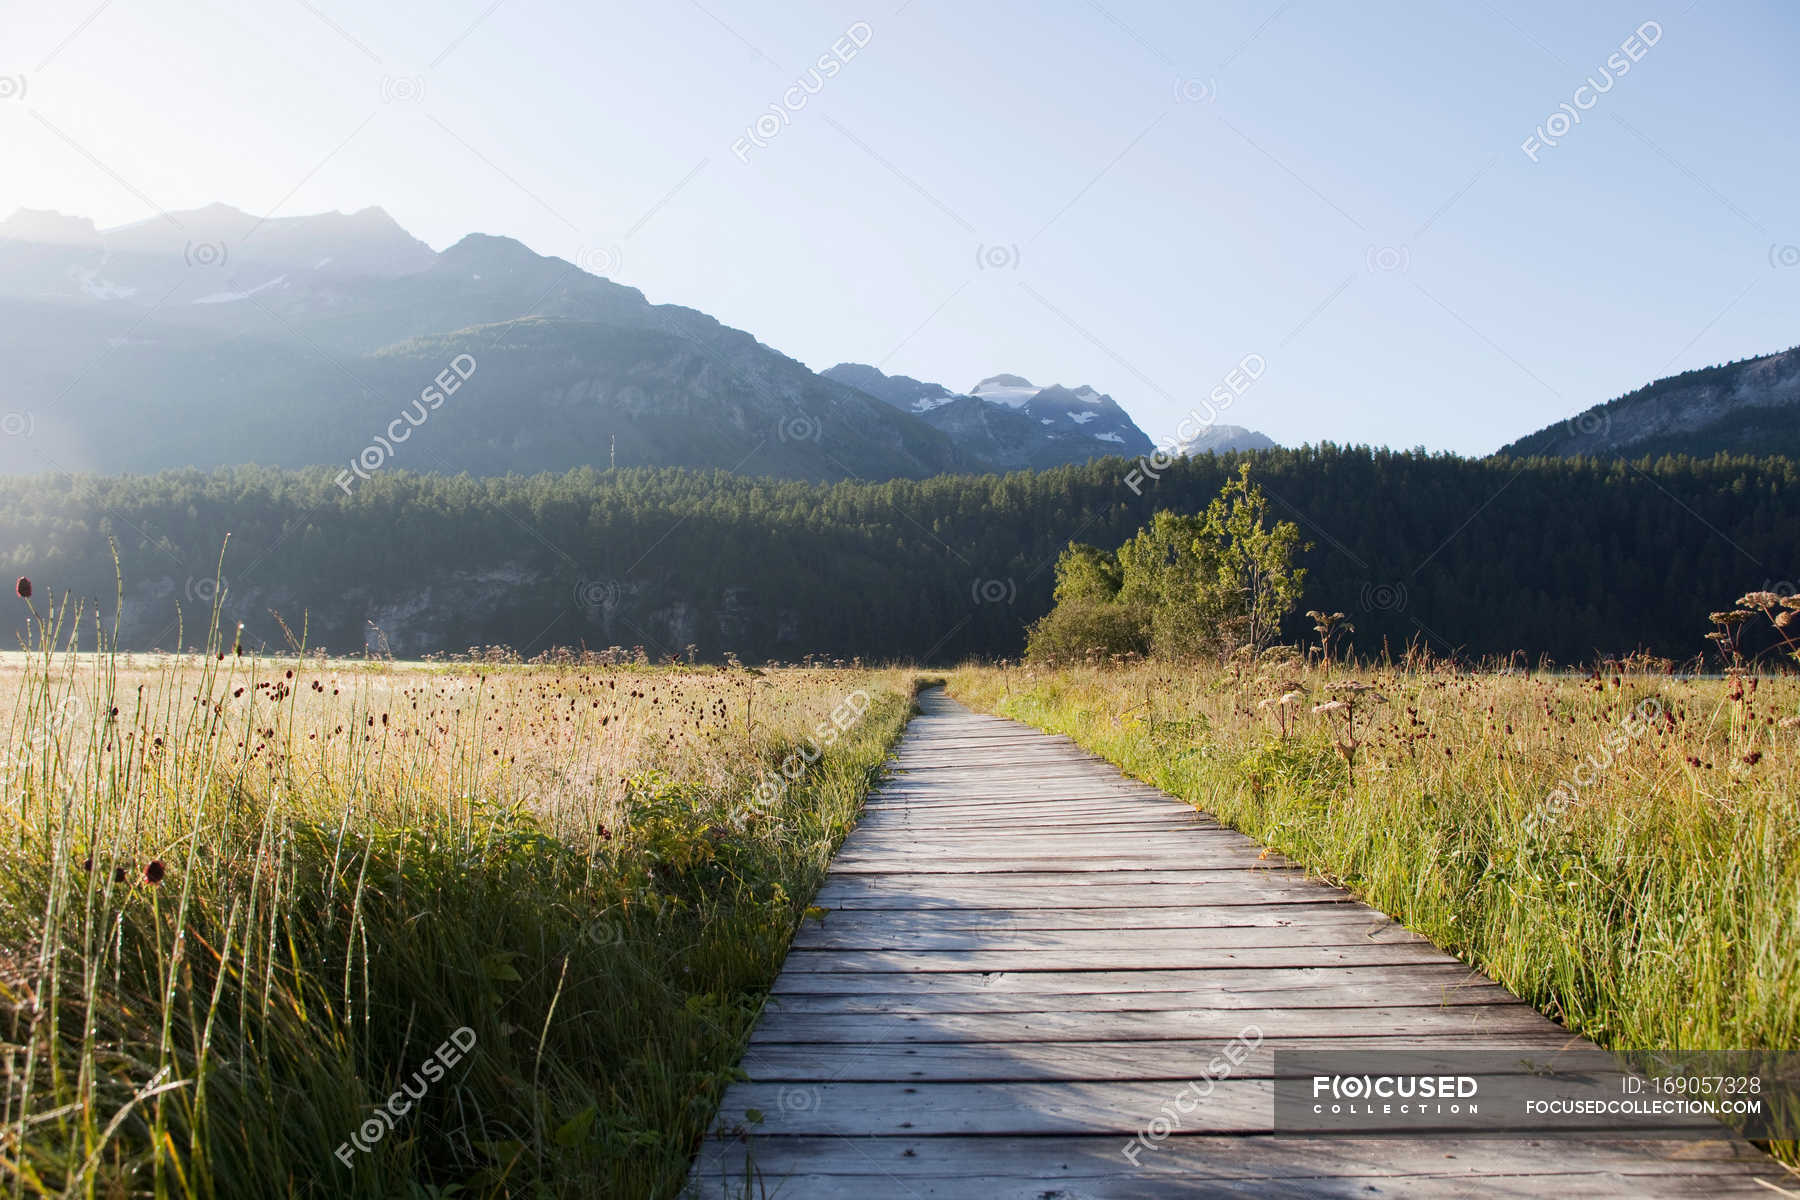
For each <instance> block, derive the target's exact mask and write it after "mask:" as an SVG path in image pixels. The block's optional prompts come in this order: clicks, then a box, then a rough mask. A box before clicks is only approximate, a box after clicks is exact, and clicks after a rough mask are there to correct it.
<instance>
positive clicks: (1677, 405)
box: [0, 204, 1800, 480]
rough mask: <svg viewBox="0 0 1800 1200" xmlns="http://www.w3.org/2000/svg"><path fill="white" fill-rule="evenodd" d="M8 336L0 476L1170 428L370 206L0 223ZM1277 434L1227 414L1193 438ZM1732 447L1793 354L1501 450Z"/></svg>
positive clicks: (671, 454) (1026, 441)
mask: <svg viewBox="0 0 1800 1200" xmlns="http://www.w3.org/2000/svg"><path fill="white" fill-rule="evenodd" d="M602 265H603V264H602ZM0 352H4V353H5V354H6V356H7V361H8V362H9V364H10V366H11V371H10V372H9V378H8V390H7V395H6V397H5V399H4V402H0V472H4V473H14V474H18V473H37V472H43V471H83V472H94V473H119V472H150V471H157V470H163V469H167V468H173V467H188V466H194V467H202V468H205V467H214V466H223V465H230V464H238V463H248V462H255V463H260V464H264V465H270V466H281V467H301V466H317V465H324V466H334V467H338V468H345V467H348V466H350V465H351V464H352V463H354V462H356V461H357V460H358V458H359V455H363V454H364V453H365V451H367V450H368V448H369V447H371V446H372V445H377V444H380V443H382V442H383V441H385V440H386V435H388V434H390V433H391V434H402V433H404V434H406V435H407V436H406V438H405V440H404V442H402V441H400V440H399V438H397V437H396V438H394V440H392V441H389V442H387V444H386V446H385V448H384V449H383V450H382V451H381V452H380V454H379V455H378V457H379V460H380V461H381V462H383V463H391V464H393V465H395V466H398V467H404V468H407V469H411V470H417V471H447V472H461V471H467V472H470V473H472V474H476V475H501V474H507V473H514V474H531V473H536V472H542V471H562V470H567V469H570V468H573V467H578V466H596V467H605V466H607V465H609V464H611V463H614V462H616V463H617V464H618V465H619V466H682V467H692V468H701V469H707V468H718V469H724V470H729V471H734V472H737V473H740V474H747V475H771V476H779V477H786V478H799V479H811V480H829V479H843V478H862V479H888V478H896V477H907V478H920V477H925V476H930V475H936V474H943V473H952V472H955V473H969V472H992V471H1011V470H1021V469H1043V468H1047V467H1054V466H1059V465H1063V464H1068V463H1082V462H1086V461H1088V460H1090V459H1093V458H1096V457H1104V456H1111V455H1119V456H1126V457H1135V456H1138V455H1144V454H1149V453H1151V452H1152V451H1153V450H1154V449H1155V448H1156V441H1155V440H1154V439H1152V438H1151V437H1150V436H1149V435H1148V434H1146V433H1145V431H1144V430H1143V429H1141V428H1140V427H1139V426H1138V425H1137V423H1136V422H1134V421H1133V420H1132V418H1131V416H1130V415H1129V414H1128V413H1127V412H1126V411H1125V410H1124V409H1123V408H1122V407H1120V406H1119V405H1118V404H1117V403H1116V402H1115V401H1114V400H1113V399H1112V397H1111V396H1108V395H1106V394H1104V393H1103V392H1101V391H1099V390H1098V389H1096V388H1094V387H1092V386H1089V385H1088V384H1086V383H1079V384H1074V385H1069V386H1065V385H1063V384H1061V383H1055V384H1051V385H1049V386H1039V385H1038V384H1036V383H1033V382H1031V381H1029V380H1027V379H1025V378H1024V377H1022V376H1019V375H1011V374H996V375H992V376H990V377H988V378H986V379H983V380H981V381H980V382H979V383H976V384H975V385H974V386H972V387H970V388H968V390H966V391H956V390H953V389H951V388H949V387H947V386H945V385H943V384H941V383H935V382H926V381H921V380H918V379H913V378H910V377H908V376H905V375H887V374H884V373H883V372H882V371H880V370H879V369H877V368H875V367H872V366H867V365H863V364H859V363H840V364H838V365H837V366H834V367H831V368H829V369H827V370H825V371H822V372H817V373H815V372H813V371H811V370H810V369H808V368H807V367H806V366H805V365H804V364H802V363H800V362H797V361H795V360H794V359H791V358H788V357H787V356H786V355H783V354H781V353H780V352H779V351H777V350H775V349H773V348H771V347H769V346H766V345H763V344H762V343H760V342H758V341H757V340H756V339H755V338H754V337H753V336H751V335H750V334H748V333H745V332H743V331H741V330H737V329H732V328H730V327H728V326H725V325H723V324H721V323H719V322H718V321H716V320H714V319H713V318H712V317H709V316H707V315H706V314H705V313H701V312H698V311H695V310H693V309H689V308H684V307H681V306H679V305H672V304H651V303H649V302H648V301H647V300H646V299H645V298H644V296H643V294H642V293H640V292H639V291H637V290H636V289H634V288H630V287H625V286H622V285H620V284H616V283H613V282H611V281H610V280H608V279H605V278H603V277H600V276H598V275H595V274H592V273H589V272H588V271H585V270H582V269H580V268H579V267H577V266H576V265H573V264H571V263H568V262H565V261H563V260H562V259H557V258H547V257H544V256H541V255H538V254H535V253H533V252H532V251H531V250H529V249H528V248H526V247H525V246H523V245H522V244H520V243H519V242H516V241H514V240H512V239H510V238H504V237H493V236H489V235H485V234H470V235H469V236H467V237H465V238H463V239H462V240H461V241H459V242H457V243H456V244H455V245H453V246H451V247H449V248H448V249H446V250H444V251H443V252H441V253H438V252H435V251H433V250H432V249H431V248H430V247H429V246H427V245H426V244H425V243H424V242H422V241H420V240H419V239H417V238H415V237H413V236H412V235H411V234H409V233H407V232H406V231H405V230H404V229H402V228H401V227H400V226H399V225H398V224H397V223H396V222H395V221H394V220H393V219H392V218H391V217H390V216H388V215H387V213H385V212H383V211H382V210H381V209H379V208H368V209H364V210H362V211H360V212H355V213H321V214H317V215H313V216H301V217H276V218H271V219H267V220H263V219H258V218H256V217H253V216H251V215H249V214H247V213H243V212H240V211H238V210H236V209H233V208H230V207H228V206H225V205H218V204H215V205H211V206H208V207H206V208H202V209H195V210H192V211H187V212H175V213H169V214H165V215H162V216H158V217H153V218H151V219H149V220H146V221H141V222H138V223H136V224H133V225H127V226H122V227H120V228H117V229H108V230H99V229H96V228H95V227H94V225H93V223H92V222H90V221H88V220H86V219H84V218H80V217H71V216H66V215H63V214H60V213H52V212H41V211H31V210H21V211H19V212H17V213H15V214H13V216H11V217H10V218H8V219H7V220H5V221H0ZM459 355H466V356H468V357H467V359H466V360H459V359H458V356H459ZM453 360H455V361H465V362H469V363H472V370H471V371H470V373H469V378H468V381H467V382H466V383H465V384H463V385H462V386H461V387H460V389H459V390H458V391H457V392H456V393H455V395H454V398H453V399H451V398H447V399H446V400H444V401H441V402H440V404H439V406H438V407H436V408H432V409H430V410H429V411H427V410H426V409H424V408H423V407H421V406H420V404H419V400H418V398H419V396H420V394H421V392H422V391H424V390H426V389H429V388H431V387H432V386H433V381H434V380H435V379H436V378H437V377H438V376H439V375H440V374H442V373H443V372H444V371H445V369H446V368H447V367H448V366H449V364H450V363H451V362H452V361H453ZM1195 399H1196V401H1198V400H1199V399H1200V397H1199V396H1196V397H1195ZM408 411H411V412H412V413H413V414H414V415H413V417H412V418H411V419H410V420H409V421H407V422H404V423H402V424H400V425H395V424H394V422H395V421H396V420H397V419H398V418H399V417H400V416H401V414H403V413H405V412H408ZM427 424H430V425H431V426H433V427H432V428H430V429H423V426H425V425H427ZM413 425H418V426H420V427H421V432H420V433H419V434H418V435H417V436H413V435H412V433H411V428H412V426H413ZM1274 445H1275V443H1274V442H1273V441H1272V440H1271V439H1269V438H1267V437H1265V436H1264V435H1262V434H1260V433H1257V432H1255V431H1253V430H1250V429H1245V428H1243V427H1241V426H1236V425H1225V424H1214V425H1212V426H1210V427H1207V428H1205V429H1203V430H1202V431H1201V432H1200V433H1199V434H1198V435H1196V436H1194V437H1193V438H1191V439H1189V441H1188V442H1187V443H1186V444H1184V445H1182V446H1180V447H1179V448H1178V449H1179V452H1181V453H1187V454H1204V453H1208V452H1225V451H1232V450H1258V449H1267V448H1270V447H1273V446H1274ZM1720 451H1727V452H1733V453H1748V454H1769V453H1778V454H1788V455H1800V350H1788V351H1784V352H1782V353H1779V354H1772V355H1768V356H1765V357H1761V358H1753V359H1746V360H1743V361H1740V362H1736V363H1729V364H1725V365H1723V366H1718V367H1709V368H1705V369H1703V370H1699V371H1690V372H1687V373H1685V374H1682V375H1678V376H1674V377H1672V378H1669V379H1663V380H1658V381H1657V382H1655V383H1652V384H1650V385H1648V386H1646V387H1643V388H1640V389H1638V390H1637V391H1635V392H1632V393H1630V394H1629V395H1626V396H1622V397H1620V398H1618V399H1616V400H1613V401H1611V402H1609V403H1607V404H1603V405H1599V406H1596V407H1595V408H1592V409H1590V410H1588V411H1587V412H1584V413H1583V414H1581V415H1580V416H1579V417H1576V418H1573V419H1571V420H1569V421H1566V422H1563V423H1560V424H1557V425H1553V426H1550V427H1548V428H1546V429H1543V430H1539V431H1538V432H1537V433H1534V434H1531V435H1529V436H1527V437H1524V438H1521V439H1519V440H1517V441H1515V442H1513V443H1511V444H1509V445H1507V446H1506V447H1504V448H1502V450H1501V451H1500V453H1502V454H1507V455H1514V456H1524V455H1532V454H1538V455H1549V456H1569V455H1577V454H1585V455H1592V456H1600V457H1609V456H1631V457H1636V456H1640V455H1644V454H1662V453H1688V454H1695V455H1710V454H1713V453H1716V452H1720ZM362 461H364V462H368V461H370V460H369V459H368V458H364V459H363V460H362Z"/></svg>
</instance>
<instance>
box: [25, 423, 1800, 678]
mask: <svg viewBox="0 0 1800 1200" xmlns="http://www.w3.org/2000/svg"><path fill="white" fill-rule="evenodd" d="M1243 457H1245V456H1236V455H1226V456H1222V457H1212V456H1204V457H1201V458H1198V459H1194V460H1191V461H1183V462H1178V463H1176V464H1175V465H1173V466H1171V467H1170V468H1169V469H1168V470H1167V471H1165V472H1164V473H1163V474H1162V475H1161V477H1160V479H1157V480H1147V479H1144V480H1140V481H1138V483H1137V491H1136V492H1134V490H1133V488H1132V487H1130V486H1127V484H1126V482H1124V479H1125V476H1126V473H1127V471H1128V470H1129V469H1130V465H1131V464H1128V463H1127V462H1126V461H1124V460H1121V459H1109V460H1100V461H1097V462H1094V463H1091V464H1089V465H1086V466H1081V467H1064V468H1058V469H1055V470H1051V471H1044V472H1037V473H1019V474H1013V475H1007V476H946V477H939V478H933V479H928V480H920V481H915V480H895V481H891V482H886V483H838V484H808V483H803V482H794V481H780V480H770V479H751V478H742V477H737V476H732V475H729V474H726V473H724V472H714V473H697V472H687V471H679V470H650V469H643V470H620V471H617V472H594V471H588V470H582V471H575V472H571V473H568V474H563V475H543V476H534V477H530V478H519V477H514V478H504V479H486V480H476V479H472V478H469V477H466V476H461V477H445V476H418V475H410V474H405V473H401V472H396V471H391V470H383V471H378V472H375V473H374V474H373V476H372V478H370V479H369V480H367V481H363V482H360V483H359V484H358V486H357V487H356V489H355V490H354V494H352V495H346V494H345V493H344V491H343V490H342V489H341V488H340V487H338V486H337V485H336V484H335V483H334V482H333V473H332V472H331V471H329V470H315V471H302V472H284V471H277V470H273V469H266V468H242V469H234V470H223V471H218V472H213V473H201V472H194V471H187V472H171V473H166V474H161V475H154V476H140V477H126V478H99V477H86V476H74V477H70V476H55V477H48V476H46V477H35V478H25V479H9V480H5V481H0V547H3V548H4V552H5V554H6V556H7V562H8V565H9V566H10V569H11V570H12V572H13V573H14V574H16V575H28V576H30V577H31V578H32V579H33V581H34V582H35V583H36V584H37V586H38V588H39V589H40V596H41V592H42V590H43V589H45V588H50V589H55V590H56V591H57V592H58V593H59V594H60V593H62V592H63V591H64V590H65V589H73V590H74V592H76V593H78V594H80V595H83V596H88V597H98V598H99V599H100V602H101V607H102V609H103V610H104V612H105V621H106V623H107V625H108V626H110V624H111V622H112V620H113V611H112V610H113V608H114V604H113V594H114V582H113V579H114V576H113V562H112V556H111V551H110V550H109V548H108V538H109V537H110V538H111V539H113V540H115V541H116V542H117V544H118V550H119V558H120V564H121V569H122V571H123V575H124V580H125V589H126V597H125V605H124V610H123V613H122V614H121V615H120V627H121V631H122V635H123V637H124V639H125V641H126V643H127V645H129V646H133V647H136V648H149V647H153V646H160V647H163V648H172V647H174V646H175V645H177V633H176V627H175V620H176V613H177V606H178V605H179V606H180V610H181V612H182V614H183V616H184V618H185V620H186V622H187V634H186V641H187V642H189V643H192V642H194V641H196V640H198V639H197V636H196V633H195V626H196V622H203V621H204V620H205V617H206V614H207V612H208V610H209V606H210V600H211V597H212V595H213V582H212V581H213V576H214V571H215V566H216V564H217V562H218V559H219V553H220V548H221V546H222V545H223V543H224V542H225V539H226V535H227V534H229V535H230V545H229V548H228V550H227V552H226V555H225V566H224V580H225V584H226V592H225V600H224V607H225V612H226V617H227V620H228V621H231V622H236V621H239V620H241V621H243V622H244V625H245V631H244V636H245V641H246V643H247V644H249V645H259V644H266V645H269V646H271V647H279V646H282V645H284V644H285V637H284V635H283V633H282V632H281V629H280V626H279V624H278V623H277V622H276V620H275V619H274V617H273V616H272V615H271V614H272V612H279V613H280V614H281V617H282V619H283V620H285V622H286V623H287V624H288V626H289V627H290V628H291V629H292V631H293V632H294V634H295V635H296V636H298V635H299V634H300V633H301V632H302V629H303V622H304V623H305V626H306V632H307V637H308V640H309V642H310V643H311V644H314V645H323V646H326V647H328V648H330V649H332V650H337V651H354V650H358V649H361V648H364V647H365V646H366V647H370V648H373V649H377V650H382V649H385V650H387V651H390V652H392V653H394V654H396V655H400V656H416V655H421V654H425V653H430V652H441V651H446V650H448V651H458V650H463V649H466V648H467V647H469V646H471V645H474V644H483V645H485V644H491V643H504V644H507V645H511V646H513V647H516V648H517V649H519V650H520V651H522V652H524V653H526V654H527V655H530V654H535V653H539V652H542V651H544V650H545V649H547V648H549V647H552V646H559V645H560V646H580V645H585V646H587V647H589V648H604V647H606V646H610V645H620V646H624V647H627V648H629V647H633V646H637V645H641V646H643V647H644V648H645V650H646V652H647V653H648V654H650V655H651V656H653V657H654V656H661V655H666V654H680V653H683V652H684V651H685V650H686V648H687V647H688V646H690V645H692V646H694V647H696V651H697V653H698V654H700V655H701V656H703V657H706V658H714V659H716V658H719V657H721V656H723V655H724V654H725V653H726V652H735V653H736V654H738V655H740V656H741V657H743V658H744V659H746V660H751V661H755V660H764V659H769V658H777V659H782V660H787V661H793V660H797V659H799V658H801V657H802V656H804V655H806V654H808V653H810V652H817V653H822V654H828V655H834V656H841V657H845V658H848V657H851V656H861V657H863V658H865V659H869V660H876V659H884V658H907V659H918V660H925V661H947V660H952V659H958V658H961V657H964V656H967V655H972V654H979V655H990V656H1002V655H1014V654H1017V653H1018V651H1019V649H1020V648H1021V646H1022V645H1023V639H1024V629H1025V626H1026V625H1027V624H1028V623H1029V622H1030V621H1032V620H1035V619H1036V618H1037V617H1039V616H1041V615H1042V614H1043V613H1044V612H1046V611H1047V610H1048V609H1049V607H1050V594H1051V588H1052V584H1053V566H1054V563H1055V560H1056V557H1057V555H1058V553H1059V552H1060V551H1061V550H1062V549H1063V547H1064V546H1065V545H1066V544H1067V543H1068V542H1069V541H1071V540H1078V541H1081V542H1086V543H1092V544H1094V545H1097V546H1102V547H1108V548H1110V547H1116V546H1117V545H1119V544H1120V543H1122V542H1123V541H1125V540H1126V539H1127V538H1128V537H1130V536H1131V535H1132V534H1133V533H1134V532H1135V531H1136V530H1137V529H1138V528H1139V527H1140V526H1142V525H1143V524H1144V523H1145V522H1146V521H1147V520H1148V518H1149V517H1150V516H1151V515H1152V514H1153V513H1155V512H1156V511H1157V510H1160V509H1170V510H1175V511H1182V512H1196V511H1199V510H1201V509H1203V508H1204V507H1205V506H1206V504H1207V502H1208V501H1210V500H1211V499H1212V498H1213V497H1214V496H1215V495H1216V494H1217V493H1218V492H1219V490H1220V487H1221V486H1222V485H1223V484H1224V482H1225V481H1226V479H1227V478H1228V476H1229V475H1231V474H1232V473H1233V472H1234V471H1235V470H1236V466H1237V463H1238V462H1239V461H1242V458H1243ZM1247 457H1248V459H1249V461H1250V462H1251V463H1252V464H1253V472H1254V477H1255V480H1256V482H1257V483H1258V484H1259V485H1260V486H1261V487H1262V488H1263V489H1264V490H1265V491H1266V493H1267V495H1268V497H1269V500H1270V503H1271V512H1272V514H1273V515H1274V516H1276V517H1279V518H1282V519H1290V520H1293V521H1295V522H1296V523H1297V524H1298V525H1299V527H1300V531H1301V535H1302V537H1303V538H1304V540H1305V541H1307V542H1310V543H1311V548H1310V549H1309V550H1307V551H1306V552H1305V553H1303V554H1302V555H1301V556H1300V560H1299V561H1300V563H1301V565H1303V566H1305V567H1306V568H1307V575H1306V583H1305V594H1304V597H1303V599H1302V602H1301V604H1300V610H1301V611H1304V610H1305V609H1308V608H1327V609H1339V610H1343V611H1345V612H1347V613H1349V614H1351V616H1352V618H1353V620H1354V622H1355V625H1356V630H1357V632H1356V634H1355V638H1354V641H1355V643H1356V645H1357V646H1358V647H1359V648H1360V649H1362V650H1364V651H1365V652H1368V651H1378V650H1379V649H1380V646H1381V644H1382V642H1383V641H1384V640H1386V641H1388V642H1389V643H1390V644H1391V645H1393V646H1394V647H1395V648H1396V649H1397V648H1398V647H1399V646H1400V645H1402V644H1404V643H1406V642H1409V641H1411V640H1413V639H1414V638H1422V639H1424V640H1425V641H1426V642H1428V643H1429V644H1430V645H1432V646H1433V647H1434V648H1436V649H1437V650H1439V651H1450V650H1460V651H1462V652H1463V653H1466V654H1471V655H1475V654H1488V653H1505V652H1510V651H1512V650H1516V649H1523V650H1526V651H1529V652H1531V653H1532V654H1534V655H1535V654H1539V653H1547V654H1549V655H1552V656H1553V657H1555V658H1556V659H1558V660H1561V661H1565V662H1567V661H1575V660H1582V659H1586V658H1589V657H1591V656H1592V655H1593V654H1595V653H1596V652H1597V651H1605V652H1613V651H1628V650H1631V649H1635V648H1640V647H1642V648H1647V649H1650V650H1653V651H1656V652H1659V653H1663V654H1667V655H1670V656H1674V657H1679V658H1686V657H1688V656H1691V655H1693V654H1696V653H1698V652H1700V651H1701V650H1703V649H1705V648H1706V647H1707V643H1706V642H1705V640H1704V638H1705V634H1706V632H1707V631H1708V629H1709V626H1708V624H1707V620H1706V614H1707V613H1708V612H1709V611H1711V610H1714V609H1719V608H1723V607H1728V606H1729V604H1730V603H1731V601H1732V600H1733V599H1735V598H1736V597H1737V596H1738V595H1739V594H1741V593H1742V592H1744V591H1746V590H1750V589H1756V588H1764V587H1768V588H1772V589H1775V590H1784V589H1791V588H1792V587H1793V585H1792V584H1791V583H1787V582H1785V581H1788V580H1793V579H1795V578H1797V577H1800V478H1797V474H1800V471H1797V469H1796V466H1795V464H1794V463H1793V462H1791V461H1787V460H1781V459H1770V460H1765V461H1760V462H1759V461H1752V460H1749V459H1725V458H1720V459H1714V460H1711V461H1705V462H1697V461H1692V460H1684V459H1668V460H1663V461H1660V462H1657V463H1654V464H1652V463H1648V462H1645V463H1641V464H1638V465H1635V466H1634V465H1631V464H1627V463H1624V462H1614V463H1604V464H1602V463H1596V462H1593V461H1590V460H1561V459H1548V460H1531V461H1518V460H1504V459H1482V460H1470V459H1461V458H1456V457H1451V456H1445V455H1438V456H1427V455H1422V454H1417V453H1396V452H1390V451H1371V450H1367V449H1360V448H1358V449H1348V448H1340V447H1333V446H1325V447H1320V448H1307V449H1302V450H1274V451H1266V452H1260V453H1257V454H1253V455H1249V456H1247ZM40 603H41V599H40ZM22 621H23V614H22V612H18V613H15V615H14V624H15V627H16V628H18V629H19V630H21V631H22ZM1303 632H1304V631H1303V630H1302V629H1301V628H1300V627H1299V625H1298V624H1296V627H1295V628H1294V629H1293V630H1291V631H1289V636H1291V637H1293V638H1296V639H1298V638H1299V637H1300V636H1301V635H1302V633H1303ZM84 636H86V635H84Z"/></svg>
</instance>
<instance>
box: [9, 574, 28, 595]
mask: <svg viewBox="0 0 1800 1200" xmlns="http://www.w3.org/2000/svg"><path fill="white" fill-rule="evenodd" d="M13 590H14V591H16V592H18V593H19V599H21V600H29V599H31V580H29V579H27V578H26V577H25V576H23V575H21V576H19V582H18V583H16V584H14V585H13Z"/></svg>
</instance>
